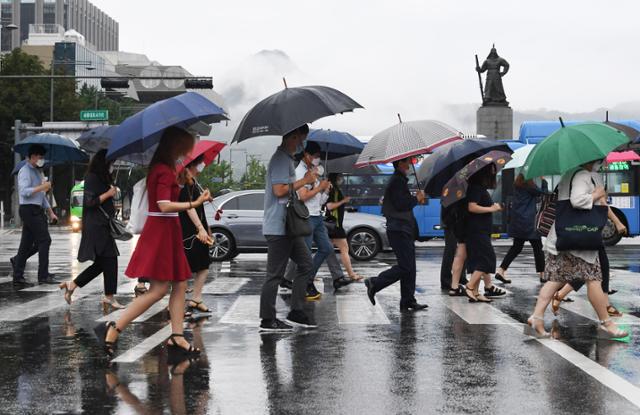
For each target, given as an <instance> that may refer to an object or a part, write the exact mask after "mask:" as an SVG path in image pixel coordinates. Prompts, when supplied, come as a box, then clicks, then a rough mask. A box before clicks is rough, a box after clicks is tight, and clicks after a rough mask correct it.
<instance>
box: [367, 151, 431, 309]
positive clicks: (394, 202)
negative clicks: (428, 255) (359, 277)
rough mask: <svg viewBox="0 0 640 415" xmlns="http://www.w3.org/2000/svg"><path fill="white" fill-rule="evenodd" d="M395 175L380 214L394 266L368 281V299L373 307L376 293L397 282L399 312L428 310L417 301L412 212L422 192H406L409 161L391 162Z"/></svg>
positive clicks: (415, 224) (388, 186) (408, 159)
mask: <svg viewBox="0 0 640 415" xmlns="http://www.w3.org/2000/svg"><path fill="white" fill-rule="evenodd" d="M393 167H394V172H393V175H392V176H391V179H390V180H389V183H388V184H387V187H386V189H385V192H384V200H383V202H382V214H383V215H384V216H385V218H386V219H387V236H388V238H389V243H390V244H391V248H392V249H393V252H394V254H395V255H396V259H397V261H398V264H397V265H394V266H393V267H391V268H389V269H388V270H386V271H383V272H381V273H380V275H378V276H377V277H373V278H367V279H365V280H364V283H365V285H366V287H367V296H368V297H369V301H371V304H373V305H376V299H375V295H376V293H378V292H379V291H381V290H383V289H384V288H386V287H388V286H389V285H391V284H393V283H394V282H397V281H400V310H401V311H418V310H423V309H425V308H427V307H428V306H427V305H426V304H420V303H418V301H417V300H416V297H415V291H416V247H415V239H416V235H417V234H418V229H417V223H416V218H415V216H414V215H413V208H414V207H415V206H416V205H418V204H424V202H425V200H426V198H425V194H424V192H423V191H422V190H418V192H417V194H416V196H413V195H412V194H411V192H410V190H409V179H408V177H407V176H408V175H409V174H412V173H413V171H414V170H413V166H412V160H411V157H407V158H403V159H400V160H396V161H394V162H393Z"/></svg>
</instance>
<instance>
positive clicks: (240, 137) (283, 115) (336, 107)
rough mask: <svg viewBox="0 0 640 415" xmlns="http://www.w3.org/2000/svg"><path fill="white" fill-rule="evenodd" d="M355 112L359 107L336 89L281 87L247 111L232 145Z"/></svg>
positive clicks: (283, 133) (284, 132)
mask: <svg viewBox="0 0 640 415" xmlns="http://www.w3.org/2000/svg"><path fill="white" fill-rule="evenodd" d="M285 86H286V84H285ZM356 108H362V106H361V105H360V104H358V103H357V102H356V101H354V100H353V99H351V98H350V97H348V96H347V95H345V94H343V93H342V92H340V91H338V90H337V89H333V88H329V87H327V86H302V87H296V88H286V87H285V89H283V90H282V91H280V92H277V93H275V94H273V95H271V96H269V97H267V98H265V99H263V100H262V101H260V102H259V103H257V104H256V105H255V106H254V107H253V108H252V109H251V110H249V112H248V113H247V114H246V115H245V116H244V118H243V119H242V121H241V122H240V125H239V126H238V129H237V130H236V133H235V135H234V136H233V141H232V142H237V143H239V142H241V141H244V140H246V139H248V138H252V137H258V136H266V135H285V134H286V133H288V132H291V131H293V130H295V129H296V128H298V127H300V126H302V125H304V124H308V123H311V122H314V121H315V120H318V119H320V118H323V117H328V116H330V115H335V114H341V113H343V112H349V111H353V110H354V109H356Z"/></svg>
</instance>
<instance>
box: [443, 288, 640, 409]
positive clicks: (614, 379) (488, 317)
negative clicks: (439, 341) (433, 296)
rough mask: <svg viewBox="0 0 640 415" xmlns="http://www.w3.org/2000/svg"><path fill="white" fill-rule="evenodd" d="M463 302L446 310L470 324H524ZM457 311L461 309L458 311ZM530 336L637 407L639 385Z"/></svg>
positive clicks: (562, 345) (489, 308)
mask: <svg viewBox="0 0 640 415" xmlns="http://www.w3.org/2000/svg"><path fill="white" fill-rule="evenodd" d="M448 300H453V299H448ZM444 302H445V304H447V307H449V305H448V304H449V303H451V301H447V299H445V301H444ZM466 305H467V307H464V304H462V305H461V304H455V303H454V304H453V307H449V309H451V310H452V311H453V312H454V313H456V314H457V315H458V316H460V318H462V319H463V320H465V321H466V322H467V323H469V324H505V325H509V326H511V327H514V328H518V329H520V328H521V327H523V326H524V324H523V323H520V322H518V321H517V320H515V319H513V318H511V317H509V316H508V315H507V314H505V313H503V312H502V311H500V310H498V309H497V308H495V307H493V306H490V305H488V304H470V303H469V304H466ZM479 306H484V308H485V309H484V310H481V309H482V307H479ZM466 309H473V310H476V312H475V313H471V312H468V311H467V310H466ZM456 310H458V311H460V313H459V312H458V311H456ZM476 315H482V316H483V318H484V319H485V320H484V322H481V320H482V319H481V318H477V317H476ZM467 319H469V320H467ZM494 321H497V322H498V323H494ZM501 322H504V323H501ZM509 322H510V323H509ZM529 338H530V339H532V340H535V341H537V342H539V343H540V344H542V345H543V346H545V347H546V348H547V349H549V350H551V351H552V352H554V353H556V354H557V355H558V356H560V357H562V358H563V359H565V360H566V361H567V362H569V363H571V364H573V365H574V366H575V367H577V368H578V369H580V370H582V371H583V372H584V373H586V374H587V375H589V376H591V377H592V378H593V379H595V380H596V381H598V382H600V383H601V384H602V385H604V386H606V387H608V388H609V389H611V390H612V391H613V392H615V393H617V394H618V395H620V396H622V397H623V398H625V399H627V400H628V401H629V402H631V403H632V404H634V405H635V406H637V407H639V408H640V388H638V387H637V386H635V385H634V384H632V383H631V382H629V381H627V380H626V379H624V378H622V377H620V376H618V375H617V374H615V373H613V372H612V371H610V370H609V369H607V368H606V367H604V366H602V365H600V364H599V363H597V362H594V361H593V360H591V359H589V358H588V357H586V356H584V355H583V354H582V353H580V352H578V351H576V350H574V349H573V348H571V347H570V346H568V345H567V344H565V343H562V342H561V341H558V340H552V339H535V338H533V337H529Z"/></svg>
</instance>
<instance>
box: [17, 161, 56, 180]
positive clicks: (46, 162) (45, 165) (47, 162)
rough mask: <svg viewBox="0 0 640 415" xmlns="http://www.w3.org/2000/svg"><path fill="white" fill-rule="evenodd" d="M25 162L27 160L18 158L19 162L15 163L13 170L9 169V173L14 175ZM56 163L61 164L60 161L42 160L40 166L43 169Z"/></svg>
mask: <svg viewBox="0 0 640 415" xmlns="http://www.w3.org/2000/svg"><path fill="white" fill-rule="evenodd" d="M25 164H27V160H26V159H25V160H20V162H19V163H18V164H16V166H15V167H14V168H13V170H11V175H12V176H15V175H16V174H18V172H19V171H20V169H21V168H23V167H24V165H25ZM56 164H61V163H60V162H58V163H51V162H50V161H49V160H45V161H44V166H43V167H42V168H43V169H47V168H49V167H50V166H54V165H56Z"/></svg>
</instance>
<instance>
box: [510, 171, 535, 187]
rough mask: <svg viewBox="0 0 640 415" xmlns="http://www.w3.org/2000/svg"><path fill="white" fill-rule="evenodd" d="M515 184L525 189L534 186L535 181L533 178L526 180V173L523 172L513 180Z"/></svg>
mask: <svg viewBox="0 0 640 415" xmlns="http://www.w3.org/2000/svg"><path fill="white" fill-rule="evenodd" d="M513 185H514V186H515V187H517V188H519V189H524V188H525V187H534V186H535V183H534V182H533V179H529V180H525V179H524V175H523V174H522V173H520V174H518V176H516V180H515V181H514V182H513Z"/></svg>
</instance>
